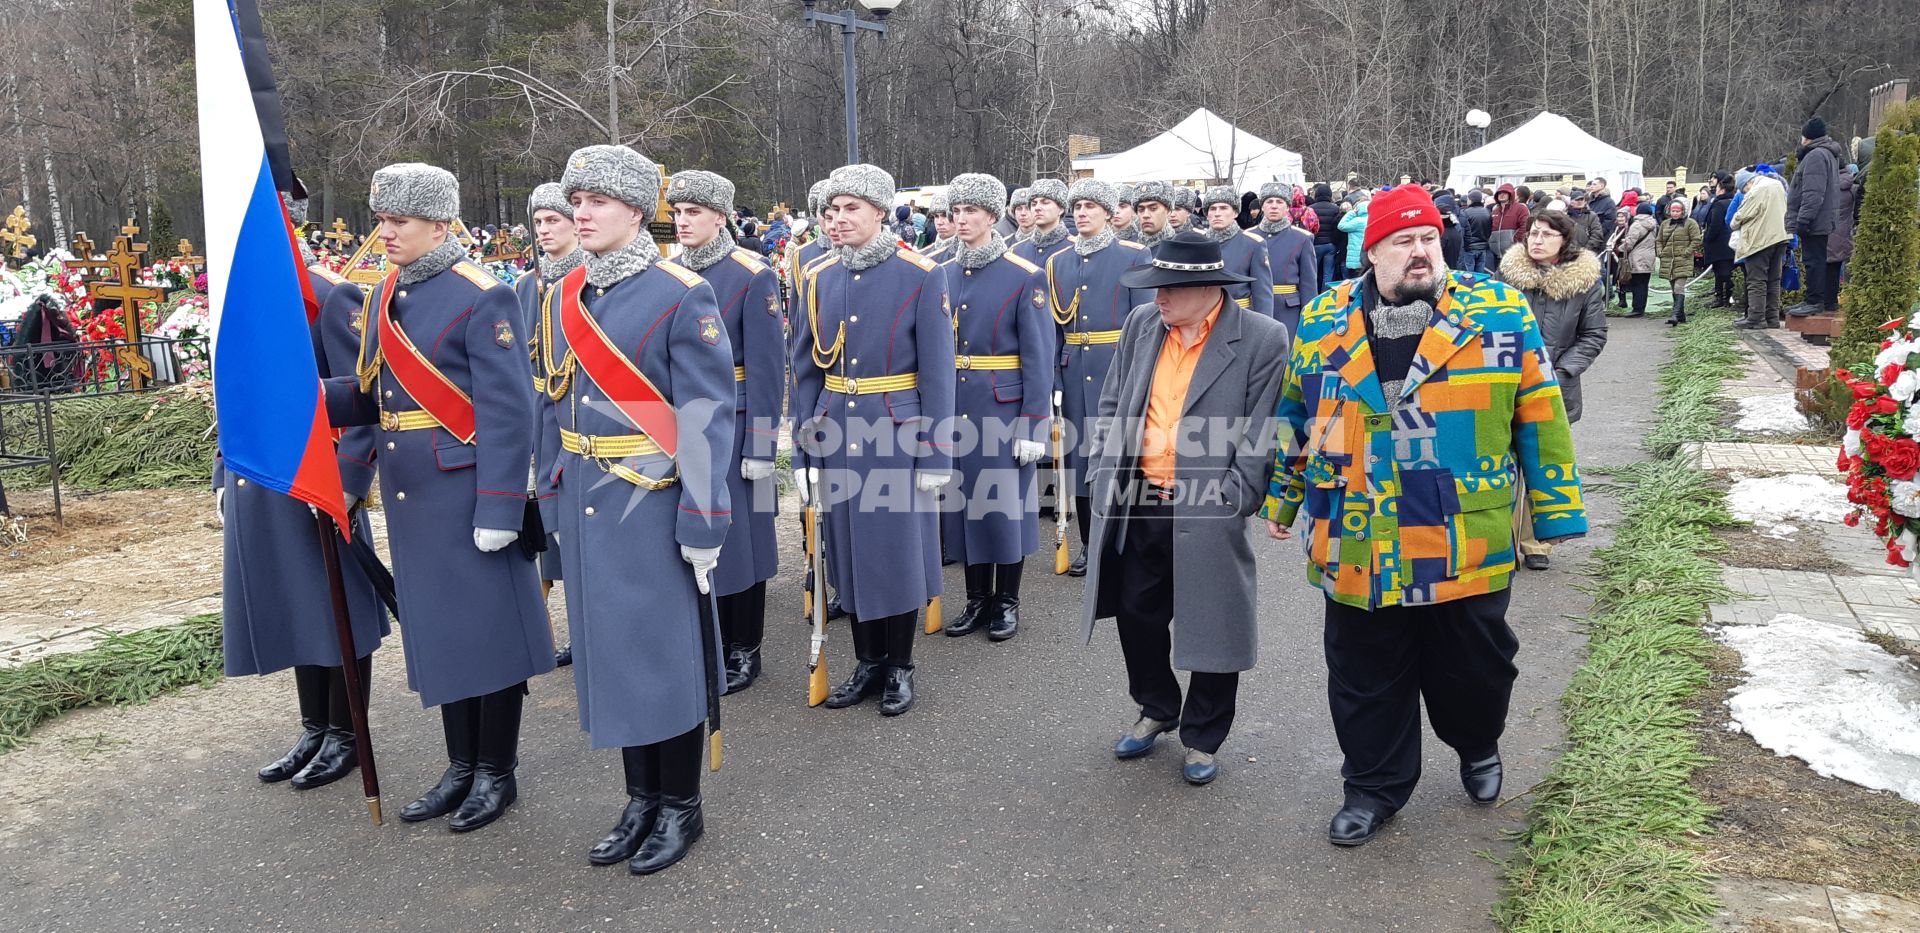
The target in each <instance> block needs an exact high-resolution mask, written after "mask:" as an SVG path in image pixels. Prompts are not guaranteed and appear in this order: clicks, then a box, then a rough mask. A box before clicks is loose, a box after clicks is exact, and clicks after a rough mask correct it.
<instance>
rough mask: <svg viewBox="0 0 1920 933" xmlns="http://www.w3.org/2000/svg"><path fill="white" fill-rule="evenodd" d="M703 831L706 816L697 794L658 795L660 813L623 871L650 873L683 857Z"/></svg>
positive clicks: (704, 829)
mask: <svg viewBox="0 0 1920 933" xmlns="http://www.w3.org/2000/svg"><path fill="white" fill-rule="evenodd" d="M706 831H707V825H706V819H705V818H704V817H703V816H702V815H701V812H700V795H699V794H694V795H693V796H692V797H662V798H660V816H659V818H657V819H655V820H654V822H653V832H651V833H649V834H647V838H646V841H645V842H642V843H640V851H639V852H637V853H635V854H634V856H633V860H632V861H630V862H628V863H627V870H628V871H630V872H633V873H634V874H636V875H651V874H653V873H654V872H656V871H659V870H661V869H663V868H667V867H670V866H672V865H673V864H674V863H675V862H678V861H680V860H681V859H683V858H686V857H687V853H688V852H691V851H693V844H694V843H695V842H698V841H699V840H700V837H701V835H703V834H705V833H706Z"/></svg>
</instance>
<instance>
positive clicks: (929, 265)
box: [894, 246, 939, 272]
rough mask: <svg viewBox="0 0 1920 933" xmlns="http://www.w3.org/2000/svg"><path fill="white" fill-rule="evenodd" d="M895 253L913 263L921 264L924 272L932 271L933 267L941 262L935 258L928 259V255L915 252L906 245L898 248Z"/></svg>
mask: <svg viewBox="0 0 1920 933" xmlns="http://www.w3.org/2000/svg"><path fill="white" fill-rule="evenodd" d="M894 255H895V256H898V257H900V258H901V259H904V260H906V261H908V262H910V263H913V264H914V265H916V266H919V267H920V270H921V271H922V272H932V271H933V268H934V267H935V266H937V265H939V263H937V262H934V261H933V260H931V259H928V258H927V257H925V256H922V255H920V254H919V253H916V252H914V251H913V250H910V249H907V248H906V247H904V246H903V247H901V248H900V249H898V250H895V251H894Z"/></svg>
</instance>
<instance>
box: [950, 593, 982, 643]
mask: <svg viewBox="0 0 1920 933" xmlns="http://www.w3.org/2000/svg"><path fill="white" fill-rule="evenodd" d="M992 598H993V597H991V596H985V595H981V596H975V595H973V594H971V593H969V594H967V607H966V608H965V609H962V610H960V614H959V615H957V616H954V617H953V620H952V621H950V622H948V623H947V625H946V627H945V628H944V629H943V630H942V631H945V632H946V633H947V634H948V635H950V636H952V637H954V638H963V637H965V636H967V635H971V634H973V633H974V632H977V631H980V626H981V625H982V624H983V623H984V622H985V621H986V620H985V619H984V618H982V616H983V615H984V614H985V612H986V608H987V600H989V599H992Z"/></svg>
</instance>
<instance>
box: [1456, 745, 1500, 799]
mask: <svg viewBox="0 0 1920 933" xmlns="http://www.w3.org/2000/svg"><path fill="white" fill-rule="evenodd" d="M1503 776H1504V771H1503V769H1502V768H1501V767H1500V753H1499V752H1497V751H1496V752H1494V753H1493V754H1491V755H1489V756H1487V757H1485V758H1482V759H1480V760H1479V761H1462V762H1460V786H1462V787H1465V788H1466V789H1467V796H1468V797H1471V798H1473V802H1474V803H1493V802H1494V801H1496V800H1499V799H1500V779H1501V777H1503Z"/></svg>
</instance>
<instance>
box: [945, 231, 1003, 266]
mask: <svg viewBox="0 0 1920 933" xmlns="http://www.w3.org/2000/svg"><path fill="white" fill-rule="evenodd" d="M954 247H955V249H954V258H955V259H958V260H959V261H960V268H962V269H979V268H982V267H984V266H986V265H987V264H988V263H990V262H993V261H994V260H996V259H999V258H1000V257H1001V256H1002V255H1003V254H1005V253H1006V251H1007V238H1006V237H1003V236H1001V235H1000V232H999V231H997V230H996V231H994V233H993V235H992V236H989V237H987V242H985V243H982V244H980V246H979V247H977V248H976V247H972V246H968V245H967V244H965V243H962V242H960V241H959V240H955V241H954Z"/></svg>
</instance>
